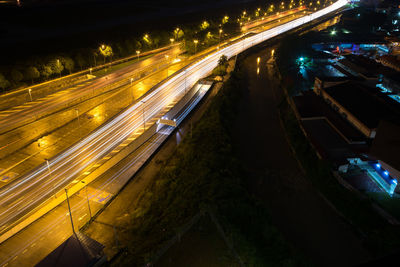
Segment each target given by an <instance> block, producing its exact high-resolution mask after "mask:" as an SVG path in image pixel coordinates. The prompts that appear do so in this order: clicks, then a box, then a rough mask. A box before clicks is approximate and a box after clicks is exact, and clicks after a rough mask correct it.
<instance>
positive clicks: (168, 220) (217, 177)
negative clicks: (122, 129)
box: [113, 64, 302, 266]
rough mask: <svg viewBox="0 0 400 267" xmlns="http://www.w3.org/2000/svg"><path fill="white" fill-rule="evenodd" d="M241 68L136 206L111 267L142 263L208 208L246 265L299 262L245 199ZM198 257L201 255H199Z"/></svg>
mask: <svg viewBox="0 0 400 267" xmlns="http://www.w3.org/2000/svg"><path fill="white" fill-rule="evenodd" d="M244 82H245V81H244V79H243V75H242V72H241V70H240V64H239V66H237V68H236V70H235V71H233V72H232V75H231V77H230V79H229V80H228V81H227V82H226V83H225V84H224V85H223V87H222V88H221V90H220V91H219V93H218V94H217V96H215V98H214V99H213V100H212V102H211V103H210V106H209V107H208V109H207V111H206V112H205V113H204V115H203V116H202V118H201V119H200V120H199V121H198V123H197V124H196V126H195V127H194V129H193V136H192V137H190V136H187V137H185V138H184V140H183V141H182V142H181V144H180V145H179V146H178V147H177V149H176V151H175V152H174V154H173V155H172V156H171V158H170V160H169V161H168V162H167V163H166V164H165V165H164V167H163V168H162V169H161V171H160V173H159V176H158V179H156V180H155V181H154V182H153V183H152V185H151V186H150V187H149V188H148V189H147V190H146V191H145V192H143V194H142V196H141V199H140V201H139V204H138V206H136V207H135V209H136V210H135V212H134V214H135V215H134V216H133V218H132V224H131V230H130V234H131V235H132V238H130V240H131V242H130V244H128V245H127V247H126V250H125V252H124V253H122V254H120V256H119V257H118V258H117V259H116V260H115V261H114V262H113V264H115V265H131V266H132V265H134V266H136V265H142V264H144V263H146V262H148V261H151V258H152V255H154V253H155V252H156V251H157V250H158V249H159V248H160V247H162V245H163V243H164V242H165V241H167V240H169V239H170V238H171V237H173V236H174V235H175V234H176V233H177V232H178V231H179V228H180V227H181V226H182V225H184V224H185V223H187V222H188V221H189V220H190V219H191V218H192V217H193V216H194V215H195V214H197V213H198V212H199V211H200V210H202V209H211V210H212V211H213V213H214V214H215V215H216V216H217V218H218V220H219V221H220V223H221V225H222V227H223V228H224V231H225V233H226V236H228V238H229V239H231V240H230V241H231V242H232V244H233V246H234V248H235V250H236V251H237V253H238V254H239V256H240V258H241V260H242V261H243V262H244V263H245V265H246V266H271V265H274V266H292V265H295V264H296V265H299V262H302V261H301V260H299V259H298V258H297V256H298V255H297V254H296V253H295V252H293V251H292V249H291V248H290V247H289V246H288V245H287V243H286V242H285V240H284V239H283V238H282V236H281V234H280V233H279V232H278V231H277V230H276V228H275V227H274V226H273V225H271V223H270V218H269V217H268V214H267V213H266V211H265V208H264V207H262V206H261V205H260V204H258V203H257V201H256V200H254V199H253V198H252V197H250V196H249V194H248V193H247V191H246V189H245V187H244V186H243V185H242V179H243V178H245V175H244V172H243V171H242V170H241V168H240V164H239V163H238V161H237V159H236V158H235V156H234V152H233V149H232V140H231V133H232V125H233V122H234V120H235V114H236V113H237V105H236V103H237V102H238V99H239V98H240V97H241V95H240V94H241V88H242V86H245V84H244ZM198 253H201V251H199V252H198Z"/></svg>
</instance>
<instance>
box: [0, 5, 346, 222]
mask: <svg viewBox="0 0 400 267" xmlns="http://www.w3.org/2000/svg"><path fill="white" fill-rule="evenodd" d="M344 2H345V1H343V0H339V2H338V3H337V4H334V5H333V6H331V7H328V8H327V9H325V10H322V11H320V12H317V13H314V14H313V15H311V16H306V17H304V18H300V19H296V20H294V21H292V22H290V23H286V24H283V25H280V26H277V27H275V28H272V29H270V30H267V31H265V32H263V33H260V34H256V35H253V36H250V37H248V38H243V39H241V40H239V41H237V42H235V43H233V44H227V45H225V46H223V47H221V48H220V49H218V50H216V51H214V52H212V53H210V54H207V55H205V56H204V57H203V58H201V59H199V60H197V61H196V62H193V63H192V64H191V65H190V66H188V67H187V68H185V70H184V71H181V72H178V73H177V74H176V75H174V76H173V77H172V78H170V79H168V80H167V81H165V82H163V83H162V84H159V85H158V86H156V87H154V88H153V89H152V90H151V91H149V92H147V93H146V94H145V95H144V96H143V97H141V98H140V99H139V101H137V102H136V103H134V104H133V105H132V106H130V107H129V108H128V109H126V110H125V111H123V112H121V113H120V114H119V115H117V116H115V117H114V118H113V119H112V120H110V121H108V122H107V123H105V124H103V125H102V126H101V127H99V128H98V129H97V130H95V131H94V132H92V133H91V134H90V135H88V136H87V137H85V138H83V139H82V140H81V141H80V142H79V143H77V144H75V145H73V146H72V147H70V148H69V149H67V150H65V151H64V152H62V153H60V154H59V155H57V156H56V157H54V158H52V159H51V160H50V161H49V167H50V169H51V171H49V170H48V168H47V166H46V164H43V165H41V166H39V167H38V168H37V169H35V170H34V171H32V172H31V173H29V174H27V175H24V176H23V177H20V178H19V179H17V180H15V181H14V182H11V183H9V184H8V185H7V186H5V187H3V188H1V189H0V198H1V202H0V222H1V224H0V226H1V228H0V229H7V228H8V227H9V226H10V225H12V224H13V223H14V222H15V221H16V220H19V219H21V218H22V217H23V216H24V215H25V214H27V213H28V212H30V211H31V210H32V209H33V208H35V207H37V206H38V205H40V204H41V203H43V201H45V200H47V199H49V198H51V197H53V195H54V194H55V192H58V191H60V192H61V191H63V190H61V189H63V188H64V187H66V186H67V185H69V184H71V183H73V182H74V181H75V179H77V178H78V177H80V178H79V179H81V178H82V177H83V176H84V175H87V174H86V173H87V172H88V168H92V166H93V165H96V164H99V165H101V164H102V163H104V162H105V161H107V160H109V159H110V158H112V157H113V155H114V154H117V153H118V152H119V150H120V148H118V147H121V146H125V143H124V142H126V140H127V139H129V137H130V136H132V135H137V134H140V132H143V126H142V125H143V124H144V121H145V122H146V128H148V127H149V126H150V125H152V124H154V123H155V122H156V121H157V120H158V118H160V116H162V115H163V114H164V113H165V111H166V110H168V109H169V108H170V107H171V104H172V103H174V101H176V99H179V98H180V97H182V95H183V94H184V93H185V91H186V88H190V87H191V86H192V85H193V84H194V83H195V82H196V81H197V80H198V79H200V78H202V77H204V76H205V75H207V74H208V73H210V71H211V70H212V69H213V68H214V67H215V66H216V65H217V62H218V60H219V58H220V57H221V55H227V56H228V57H232V56H234V55H236V54H237V53H240V52H241V51H243V50H246V49H247V48H249V47H252V46H253V45H256V44H258V43H260V42H262V41H264V40H267V39H270V38H272V37H274V36H276V35H279V34H280V33H282V32H286V31H288V30H290V29H292V28H294V27H297V26H299V25H302V24H303V23H307V22H308V21H310V19H314V18H317V17H319V16H322V15H324V14H325V12H328V11H331V10H334V9H336V8H338V7H340V6H341V5H343V4H344ZM106 155H107V156H106ZM89 173H90V172H89ZM78 182H79V180H78Z"/></svg>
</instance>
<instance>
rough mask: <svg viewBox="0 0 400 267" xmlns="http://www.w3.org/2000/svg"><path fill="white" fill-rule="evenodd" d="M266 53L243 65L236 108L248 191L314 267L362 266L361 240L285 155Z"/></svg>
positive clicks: (288, 154)
mask: <svg viewBox="0 0 400 267" xmlns="http://www.w3.org/2000/svg"><path fill="white" fill-rule="evenodd" d="M270 53H271V52H270V49H263V50H261V51H259V52H255V53H253V54H252V55H250V56H248V57H247V58H246V59H245V62H244V68H245V71H246V73H247V75H248V77H247V79H248V88H247V92H246V94H245V95H246V96H245V97H244V98H243V101H242V103H241V104H240V114H239V116H238V117H237V125H236V131H235V132H236V136H235V143H236V144H237V145H238V149H239V152H240V155H241V160H242V162H243V164H244V165H245V167H246V169H247V170H248V173H249V175H248V185H249V190H250V191H251V192H252V193H253V194H255V195H256V196H257V197H259V198H260V199H261V200H262V201H263V202H264V203H265V206H266V208H267V209H268V211H269V212H270V214H271V217H272V220H273V222H274V223H275V224H276V225H277V227H278V228H279V229H280V230H281V231H282V232H283V234H284V235H285V236H286V238H287V239H288V241H289V242H290V243H291V244H293V246H294V247H296V248H297V249H299V250H300V252H302V253H303V254H304V255H305V256H307V257H308V258H309V259H310V260H311V261H312V262H313V263H315V264H316V265H322V266H351V265H355V264H357V263H360V262H364V261H365V260H367V259H368V258H369V256H368V254H367V252H366V251H365V250H364V248H363V247H362V245H361V242H360V240H359V239H358V238H357V236H356V235H355V234H354V233H353V231H352V230H351V229H350V227H349V226H348V225H347V224H346V223H345V222H344V221H343V220H342V219H341V217H340V216H339V215H338V214H337V213H336V212H335V211H333V209H332V208H331V207H330V206H329V205H328V204H327V203H326V202H325V201H323V199H322V198H321V197H320V196H319V194H318V192H317V191H316V190H315V189H314V188H313V187H312V186H311V184H310V183H309V181H308V180H307V179H306V178H305V177H304V176H303V175H302V173H301V171H300V169H299V166H298V165H297V162H296V160H295V159H294V158H293V155H292V154H291V152H290V150H289V147H288V144H287V142H286V139H285V133H284V131H283V129H282V128H281V125H280V121H279V114H278V108H277V105H278V104H279V101H280V99H281V97H282V94H281V92H280V90H279V87H278V86H277V81H278V80H277V77H276V74H275V72H274V70H273V68H272V66H271V65H268V64H267V62H266V61H267V60H268V57H269V55H270ZM266 55H268V57H267V56H266ZM257 57H260V59H261V60H260V64H259V74H257V67H258V65H257Z"/></svg>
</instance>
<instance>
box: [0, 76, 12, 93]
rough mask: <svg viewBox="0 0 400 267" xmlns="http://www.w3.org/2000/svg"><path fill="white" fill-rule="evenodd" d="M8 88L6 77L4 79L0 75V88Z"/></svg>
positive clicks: (8, 83)
mask: <svg viewBox="0 0 400 267" xmlns="http://www.w3.org/2000/svg"><path fill="white" fill-rule="evenodd" d="M8 87H10V82H9V81H8V80H7V79H6V77H4V75H3V74H1V73H0V88H1V89H2V90H5V89H7V88H8Z"/></svg>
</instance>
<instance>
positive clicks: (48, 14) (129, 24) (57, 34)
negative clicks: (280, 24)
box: [0, 0, 265, 63]
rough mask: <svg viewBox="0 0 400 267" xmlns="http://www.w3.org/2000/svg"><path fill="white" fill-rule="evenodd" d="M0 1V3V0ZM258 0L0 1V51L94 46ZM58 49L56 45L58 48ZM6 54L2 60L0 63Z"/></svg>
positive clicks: (12, 55) (13, 55)
mask: <svg viewBox="0 0 400 267" xmlns="http://www.w3.org/2000/svg"><path fill="white" fill-rule="evenodd" d="M0 2H1V1H0ZM257 2H258V3H264V4H265V1H259V0H201V1H193V0H151V1H149V0H147V1H146V0H144V1H137V0H130V1H129V0H26V1H23V0H22V2H21V3H22V6H21V7H17V6H16V5H15V4H13V5H10V4H4V3H3V4H1V3H0V36H1V42H0V49H2V50H6V51H9V53H7V55H6V56H7V57H8V60H16V59H17V57H22V58H24V57H26V56H29V55H32V54H42V53H47V52H51V51H55V52H56V51H58V50H60V49H61V50H63V49H64V48H63V47H62V46H64V47H68V48H70V49H75V48H79V47H88V46H91V45H95V44H96V45H97V43H99V42H102V41H107V40H113V39H118V38H124V36H130V35H134V34H141V33H142V32H143V31H149V32H151V31H152V30H154V29H155V28H157V29H159V28H160V29H161V30H163V28H164V30H170V28H171V29H172V28H173V27H175V26H176V25H179V23H184V22H185V21H189V20H194V19H199V20H202V19H203V18H204V19H207V18H208V17H213V16H218V15H220V14H224V13H228V14H231V13H232V11H233V10H236V11H239V10H241V9H243V8H246V7H251V6H253V7H255V6H256V5H258V4H256V3H257ZM59 48H60V49H59ZM4 61H7V58H3V62H0V63H4Z"/></svg>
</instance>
